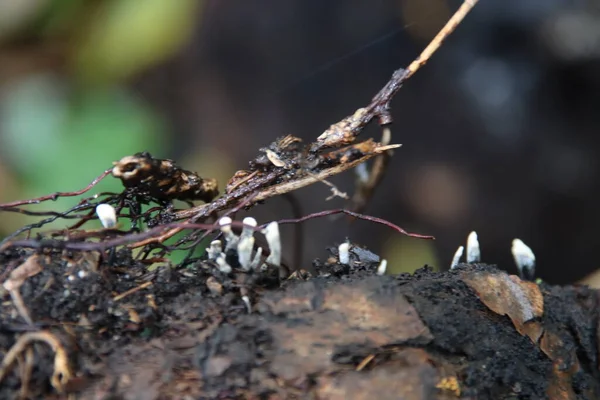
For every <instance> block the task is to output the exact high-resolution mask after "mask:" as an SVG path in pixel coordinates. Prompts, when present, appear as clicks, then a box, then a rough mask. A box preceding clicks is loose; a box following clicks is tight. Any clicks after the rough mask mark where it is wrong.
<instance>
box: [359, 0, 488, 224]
mask: <svg viewBox="0 0 600 400" xmlns="http://www.w3.org/2000/svg"><path fill="white" fill-rule="evenodd" d="M477 1H478V0H466V1H465V2H464V3H463V4H462V5H461V6H460V8H459V9H458V10H457V11H456V12H455V13H454V15H453V16H452V17H451V18H450V19H449V20H448V22H446V24H445V25H444V27H443V28H442V29H441V30H440V31H439V32H438V34H437V35H436V36H435V37H434V38H433V40H432V41H431V42H430V43H429V45H427V47H426V48H425V50H423V51H422V52H421V54H420V55H419V57H417V58H416V59H415V60H414V61H413V62H412V63H411V64H410V65H409V66H408V68H406V71H405V72H403V73H402V74H401V75H400V76H401V79H400V81H399V82H398V83H397V84H396V85H395V90H396V91H397V90H398V89H400V86H401V85H402V82H404V81H406V80H407V79H408V78H410V77H411V76H413V75H414V74H415V73H416V72H417V71H418V70H419V68H421V67H422V66H423V65H425V63H426V62H427V61H428V60H429V59H430V58H431V56H432V55H433V53H435V52H436V51H437V49H439V48H440V46H441V45H442V43H443V42H444V40H445V39H446V38H447V37H448V36H449V35H450V34H451V33H452V32H453V31H454V30H455V29H456V27H457V26H458V25H459V24H460V23H461V22H462V20H463V19H464V17H465V16H466V15H467V13H468V12H469V11H470V10H471V8H473V6H474V5H475V4H476V3H477ZM386 86H387V85H386ZM382 92H383V91H382ZM382 92H380V93H379V94H378V95H377V96H375V97H374V98H373V101H376V100H377V98H378V97H379V96H380V95H381V94H382ZM393 93H395V92H394V91H391V92H390V94H391V95H392V96H393ZM388 95H389V94H388ZM383 97H387V96H383ZM379 112H381V114H380V115H379V123H380V124H381V125H383V126H384V128H383V129H384V132H383V137H382V140H381V143H382V144H388V143H389V141H390V139H391V132H390V131H389V127H388V126H386V125H389V124H390V123H392V118H391V115H390V114H389V100H388V101H387V102H385V103H384V106H383V107H381V106H380V109H379ZM386 129H387V131H386ZM390 156H391V152H386V153H383V154H381V155H380V156H378V157H377V158H376V159H375V161H374V162H373V167H372V169H371V173H370V174H369V179H368V180H367V182H362V183H359V184H358V185H357V188H356V192H355V194H354V196H353V197H352V210H354V211H356V212H362V211H363V210H364V209H365V207H366V206H367V203H368V202H369V200H370V199H371V197H372V196H373V194H374V193H375V189H376V188H377V186H378V185H379V183H380V182H381V180H382V179H383V176H384V174H385V171H386V170H387V166H388V164H389V161H390Z"/></svg>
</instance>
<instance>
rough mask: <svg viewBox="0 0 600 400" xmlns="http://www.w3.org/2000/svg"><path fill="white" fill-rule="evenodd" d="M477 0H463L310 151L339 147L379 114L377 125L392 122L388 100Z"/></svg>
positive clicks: (454, 27)
mask: <svg viewBox="0 0 600 400" xmlns="http://www.w3.org/2000/svg"><path fill="white" fill-rule="evenodd" d="M477 1H478V0H465V1H464V3H463V4H462V5H461V6H460V8H459V9H458V10H457V11H456V12H455V13H454V15H453V16H452V17H451V18H450V19H449V20H448V22H447V23H446V25H444V27H443V28H442V29H441V30H440V32H439V33H438V34H437V35H436V36H435V37H434V38H433V40H432V41H431V42H430V43H429V44H428V45H427V47H426V48H425V50H423V51H422V52H421V54H420V55H419V57H417V58H416V59H415V60H414V61H413V62H412V63H411V64H410V65H409V66H408V68H407V69H402V68H400V69H398V70H397V71H395V72H394V73H393V74H392V77H391V78H390V80H389V81H388V83H386V85H385V86H384V87H383V88H382V89H381V90H380V91H379V93H377V94H376V95H375V97H373V100H371V103H370V104H369V105H368V106H366V107H364V108H359V109H358V110H356V111H355V112H354V114H352V115H351V116H349V117H346V118H344V119H343V120H341V121H340V122H338V123H336V124H333V125H331V127H329V129H327V130H326V131H325V132H323V133H322V134H321V136H319V137H318V138H317V141H316V142H315V143H313V145H312V146H311V151H313V152H317V151H319V150H321V149H323V148H326V147H339V146H343V145H347V144H350V143H352V142H353V141H354V139H355V138H356V136H358V135H359V134H360V133H361V132H362V130H363V129H364V127H365V126H366V125H367V124H368V123H369V122H371V120H372V119H373V118H375V117H378V118H379V124H380V125H388V124H391V123H392V122H393V119H392V115H391V114H390V102H391V101H392V99H393V98H394V96H395V95H396V93H398V90H400V88H401V87H402V84H403V83H404V82H405V81H406V80H407V79H408V78H410V77H411V76H413V75H414V74H415V73H416V72H417V71H418V70H419V68H421V67H422V66H423V65H425V63H426V62H427V61H428V60H429V58H431V56H432V55H433V53H435V51H436V50H437V49H438V48H439V47H440V46H441V44H442V43H443V42H444V40H445V39H446V38H447V37H448V35H450V34H451V33H452V32H453V31H454V29H456V27H457V26H458V24H460V22H461V21H462V20H463V18H464V17H465V16H466V15H467V13H468V12H469V11H470V10H471V9H472V8H473V6H474V5H475V4H476V3H477Z"/></svg>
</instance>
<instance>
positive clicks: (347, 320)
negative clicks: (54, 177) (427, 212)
mask: <svg viewBox="0 0 600 400" xmlns="http://www.w3.org/2000/svg"><path fill="white" fill-rule="evenodd" d="M47 260H50V261H52V262H51V263H50V264H46V265H43V267H44V268H43V270H42V271H41V272H39V273H38V274H37V275H35V276H32V277H29V278H28V279H27V280H26V281H25V282H24V283H23V285H22V287H21V294H22V297H23V302H24V304H25V305H26V306H27V307H28V308H29V312H30V315H31V317H32V319H33V320H34V321H36V325H37V326H38V327H40V328H43V329H44V330H45V332H49V333H51V334H52V335H53V336H54V337H56V338H58V339H59V340H60V342H61V343H63V345H64V346H65V349H66V352H67V353H68V354H69V359H70V360H69V362H70V368H71V373H72V376H71V379H69V380H68V382H66V383H65V385H64V386H62V387H61V389H62V390H63V393H62V396H64V397H65V398H66V396H67V394H69V393H71V394H73V395H74V397H75V398H80V399H107V398H122V399H188V398H189V399H223V398H268V399H286V398H303V399H304V398H308V399H310V398H315V399H317V398H319V399H407V400H412V399H454V398H462V399H544V398H549V399H597V398H600V383H599V382H600V371H599V363H598V360H599V354H598V349H599V346H598V340H599V337H598V334H599V333H598V321H599V319H598V314H599V312H598V303H599V301H598V292H597V291H595V290H591V289H588V288H585V287H555V286H548V285H545V284H541V285H539V286H538V285H536V284H534V283H531V282H524V281H521V280H519V279H518V278H516V277H514V276H509V275H507V274H505V273H504V272H501V271H498V270H496V269H494V268H492V267H487V266H482V265H475V266H474V265H462V266H460V267H459V268H457V269H455V270H453V271H451V272H446V273H434V272H431V271H430V270H428V269H421V270H419V271H417V272H416V273H415V274H413V275H409V274H402V275H399V276H376V275H374V274H372V273H369V272H368V271H364V270H363V271H355V272H352V271H350V272H348V273H346V274H344V273H341V274H337V276H334V275H330V276H328V277H315V278H310V279H309V280H307V281H302V280H289V281H286V282H285V284H284V287H282V288H277V289H264V290H263V291H262V292H261V293H255V294H254V296H253V310H252V313H251V314H248V313H247V311H246V309H245V307H244V304H243V302H241V301H240V297H239V294H236V293H237V292H235V291H234V290H232V288H233V287H228V285H229V283H228V282H227V281H220V282H219V281H218V280H217V279H215V278H214V277H212V279H211V276H210V275H209V274H207V273H204V272H203V270H202V269H201V268H200V269H199V270H198V271H196V273H193V271H190V270H179V271H177V270H171V269H161V270H160V271H155V272H154V273H152V274H150V275H148V274H147V273H146V274H145V275H141V273H140V274H137V277H136V272H135V267H134V266H131V269H130V270H129V273H128V274H116V273H114V272H111V273H109V274H107V273H106V272H105V273H103V274H93V273H90V276H87V277H86V279H80V280H69V279H68V277H66V278H65V277H64V275H65V274H64V269H62V268H58V264H57V260H56V259H54V258H51V257H48V259H47ZM40 262H41V261H40ZM78 262H79V265H82V263H83V262H84V260H79V261H78ZM41 263H42V264H44V263H43V262H41ZM5 265H8V263H7V264H5ZM142 280H146V281H147V282H150V281H151V282H152V285H146V286H144V287H143V288H142V289H140V290H137V291H133V292H132V293H131V294H129V295H127V296H126V297H124V296H121V297H119V296H118V295H117V296H115V295H114V294H115V293H123V292H124V291H125V289H126V288H129V290H131V289H132V288H133V289H135V288H136V287H138V288H139V287H140V286H139V282H140V281H142ZM134 285H135V286H134ZM67 291H68V292H69V293H66V292H67ZM12 307H13V305H11V304H10V302H5V303H3V306H2V314H1V317H2V325H1V331H0V348H1V349H2V352H3V354H6V353H7V351H8V349H9V348H10V347H11V346H13V345H14V343H15V341H16V340H17V339H18V338H19V337H23V335H25V334H26V333H24V331H26V330H27V326H26V325H24V324H23V323H22V320H20V319H19V316H18V315H15V313H14V312H13V311H12ZM505 314H506V315H505ZM19 321H21V322H19ZM29 348H30V349H33V351H29V350H23V353H22V354H21V355H20V356H19V358H18V359H17V360H16V361H15V362H14V363H13V365H12V366H10V367H9V366H6V365H3V367H4V370H5V372H6V375H5V377H4V379H3V381H2V383H1V386H0V397H1V398H17V396H18V394H19V392H20V391H21V393H23V391H26V393H28V395H29V396H31V397H33V398H48V396H50V395H51V393H55V394H56V390H55V388H52V386H51V385H50V384H49V383H50V382H51V380H50V377H51V375H52V373H53V371H54V368H55V367H56V364H55V361H56V360H55V359H54V356H55V353H54V352H52V351H50V348H48V347H47V346H45V345H43V344H36V345H35V346H31V347H29ZM28 360H29V361H28ZM32 361H34V362H33V365H34V366H35V367H31V365H32ZM4 362H5V363H6V358H5V360H4ZM28 365H29V366H30V367H31V368H29V371H28V374H27V377H25V375H24V374H25V372H26V371H27V370H28V368H27V366H28ZM24 380H25V381H26V382H25V383H24Z"/></svg>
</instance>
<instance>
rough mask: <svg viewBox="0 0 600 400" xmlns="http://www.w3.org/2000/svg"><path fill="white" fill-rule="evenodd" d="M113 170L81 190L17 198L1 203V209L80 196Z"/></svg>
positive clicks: (105, 172)
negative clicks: (33, 197)
mask: <svg viewBox="0 0 600 400" xmlns="http://www.w3.org/2000/svg"><path fill="white" fill-rule="evenodd" d="M111 171H112V169H107V170H106V171H104V172H103V173H102V175H100V176H98V177H97V178H96V179H94V180H93V181H92V182H90V184H89V185H87V186H86V187H84V188H83V189H81V190H76V191H74V192H56V193H52V194H49V195H46V196H42V197H38V198H37V199H29V200H17V201H13V202H11V203H4V204H0V209H3V208H7V207H17V206H22V205H25V204H39V203H41V202H43V201H48V200H53V201H54V200H56V199H58V198H59V197H72V196H79V195H80V194H83V193H85V192H87V191H88V190H90V189H91V188H93V187H94V186H96V185H97V184H98V182H100V181H101V180H102V179H104V178H106V176H107V175H108V174H110V173H111Z"/></svg>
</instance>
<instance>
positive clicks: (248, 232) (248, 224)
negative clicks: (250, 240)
mask: <svg viewBox="0 0 600 400" xmlns="http://www.w3.org/2000/svg"><path fill="white" fill-rule="evenodd" d="M242 223H243V224H244V227H243V228H242V234H241V235H240V238H245V237H250V236H253V235H254V228H256V225H258V223H257V222H256V220H255V219H254V218H252V217H246V218H244V220H243V221H242Z"/></svg>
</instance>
